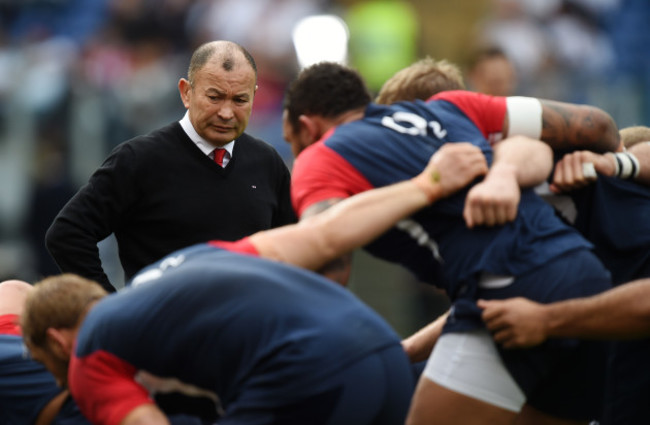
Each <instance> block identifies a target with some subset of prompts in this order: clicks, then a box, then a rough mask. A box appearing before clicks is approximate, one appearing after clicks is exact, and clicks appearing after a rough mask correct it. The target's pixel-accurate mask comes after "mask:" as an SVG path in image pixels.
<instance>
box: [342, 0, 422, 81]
mask: <svg viewBox="0 0 650 425" xmlns="http://www.w3.org/2000/svg"><path fill="white" fill-rule="evenodd" d="M345 21H346V23H347V24H348V27H349V29H350V46H349V47H350V64H351V65H352V66H353V67H355V68H356V69H357V70H358V71H359V72H360V73H361V75H362V76H363V78H364V80H365V81H366V84H367V85H368V88H369V89H370V91H372V92H374V94H377V93H378V92H379V89H380V88H381V86H382V85H383V84H384V82H385V81H386V80H387V79H388V78H390V77H391V76H392V75H393V74H394V73H395V72H397V71H399V70H400V69H402V68H405V67H407V66H408V65H410V64H411V63H413V62H414V61H415V60H416V59H417V58H418V56H419V54H420V51H419V47H420V27H419V24H420V23H419V21H418V17H417V14H416V12H415V9H414V8H413V6H412V5H411V3H410V2H407V1H402V0H364V1H359V2H356V3H353V4H352V5H351V6H350V7H349V9H348V11H347V13H346V14H345Z"/></svg>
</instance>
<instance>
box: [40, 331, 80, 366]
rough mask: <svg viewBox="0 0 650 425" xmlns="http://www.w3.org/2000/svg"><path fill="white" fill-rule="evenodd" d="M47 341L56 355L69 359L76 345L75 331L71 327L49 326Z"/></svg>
mask: <svg viewBox="0 0 650 425" xmlns="http://www.w3.org/2000/svg"><path fill="white" fill-rule="evenodd" d="M46 336H47V341H48V344H49V346H50V348H51V350H52V353H54V355H55V356H57V357H58V358H61V359H69V358H70V356H71V354H72V346H73V345H74V338H75V336H74V332H73V331H72V330H71V329H55V328H47V331H46Z"/></svg>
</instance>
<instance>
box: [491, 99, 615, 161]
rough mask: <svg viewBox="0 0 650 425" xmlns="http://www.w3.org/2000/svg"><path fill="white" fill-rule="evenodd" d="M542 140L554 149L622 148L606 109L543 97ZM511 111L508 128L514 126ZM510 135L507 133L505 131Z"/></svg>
mask: <svg viewBox="0 0 650 425" xmlns="http://www.w3.org/2000/svg"><path fill="white" fill-rule="evenodd" d="M539 102H540V103H541V115H542V123H541V136H540V137H539V138H540V139H541V140H543V141H544V142H546V143H547V144H548V145H549V146H551V147H552V148H553V150H554V151H559V152H568V151H574V150H590V151H595V152H612V151H619V150H622V145H621V141H620V135H619V133H618V127H617V125H616V123H615V122H614V119H613V118H612V117H611V116H610V115H609V114H608V113H607V112H605V111H604V110H602V109H600V108H597V107H595V106H590V105H577V104H572V103H565V102H557V101H552V100H542V99H540V100H539ZM509 107H510V106H509ZM511 115H512V114H510V111H509V113H508V114H506V117H505V120H504V127H503V128H505V129H509V130H508V131H510V129H512V127H513V123H512V122H510V121H509V120H510V119H511V118H510V116H511ZM506 136H507V134H506Z"/></svg>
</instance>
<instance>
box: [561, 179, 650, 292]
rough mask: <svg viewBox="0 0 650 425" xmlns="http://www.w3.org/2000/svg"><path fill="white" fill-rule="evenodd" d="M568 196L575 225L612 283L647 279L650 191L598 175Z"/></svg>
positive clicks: (630, 182) (649, 274)
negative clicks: (575, 212)
mask: <svg viewBox="0 0 650 425" xmlns="http://www.w3.org/2000/svg"><path fill="white" fill-rule="evenodd" d="M571 196H572V199H573V200H574V202H575V206H576V211H577V216H576V220H575V226H576V228H577V229H578V230H580V232H582V233H583V234H584V235H585V236H586V237H587V239H589V240H590V241H591V242H592V243H593V244H594V246H595V253H596V255H597V256H598V257H599V258H600V259H601V261H602V262H603V263H604V264H605V266H606V267H607V268H608V269H609V270H610V272H611V273H612V280H613V282H614V283H615V284H620V283H624V282H629V281H631V280H635V279H641V278H646V277H650V188H649V187H647V186H644V185H642V184H639V183H636V182H634V181H629V180H621V179H618V178H615V177H607V176H602V175H599V176H598V179H597V180H596V181H595V182H594V183H593V184H591V185H589V186H587V187H585V188H583V189H580V190H578V191H574V192H571Z"/></svg>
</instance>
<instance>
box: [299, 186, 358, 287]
mask: <svg viewBox="0 0 650 425" xmlns="http://www.w3.org/2000/svg"><path fill="white" fill-rule="evenodd" d="M342 200H343V199H342V198H331V199H326V200H324V201H321V202H317V203H315V204H313V205H311V206H310V207H309V208H307V209H306V210H305V211H304V212H303V213H302V215H301V216H300V219H301V220H304V219H306V218H308V217H311V216H314V215H316V214H318V213H321V212H323V211H325V210H326V209H328V208H329V207H331V206H332V205H334V204H336V203H337V202H340V201H342ZM351 270H352V253H351V252H349V253H347V254H343V255H341V256H340V257H339V258H337V259H335V260H332V261H330V262H329V263H327V264H325V265H324V266H323V267H321V268H320V269H319V270H317V271H318V273H320V274H322V275H323V276H325V277H327V278H328V279H331V280H333V281H334V282H337V283H339V284H340V285H343V286H347V284H348V281H349V280H350V272H351Z"/></svg>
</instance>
